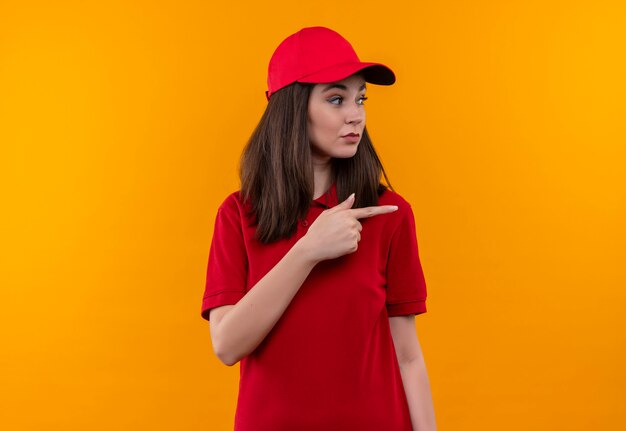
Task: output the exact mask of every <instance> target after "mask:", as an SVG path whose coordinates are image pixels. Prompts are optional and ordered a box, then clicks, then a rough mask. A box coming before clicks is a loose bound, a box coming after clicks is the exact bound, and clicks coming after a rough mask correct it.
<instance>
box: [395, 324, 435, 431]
mask: <svg viewBox="0 0 626 431" xmlns="http://www.w3.org/2000/svg"><path fill="white" fill-rule="evenodd" d="M389 324H390V326H391V336H392V338H393V343H394V347H395V350H396V356H397V357H398V364H399V365H400V374H401V375H402V383H403V385H404V392H405V394H406V398H407V402H408V404H409V412H410V415H411V424H412V426H413V429H414V430H415V431H436V429H437V424H436V421H435V410H434V406H433V399H432V394H431V390H430V381H429V379H428V372H427V371H426V364H425V362H424V355H423V354H422V347H421V345H420V342H419V340H418V338H417V333H416V332H415V316H414V315H413V314H410V315H407V316H394V317H390V318H389Z"/></svg>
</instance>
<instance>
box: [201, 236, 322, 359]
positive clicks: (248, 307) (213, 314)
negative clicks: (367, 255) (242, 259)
mask: <svg viewBox="0 0 626 431" xmlns="http://www.w3.org/2000/svg"><path fill="white" fill-rule="evenodd" d="M303 239H304V238H301V239H300V240H298V242H296V244H295V245H294V246H293V247H292V248H291V249H290V250H289V251H288V252H287V253H286V254H285V256H284V257H283V258H282V259H281V260H280V261H279V262H278V263H277V264H276V265H275V266H274V267H273V268H272V269H271V270H270V271H269V272H268V273H267V274H266V275H265V276H264V277H263V278H262V279H261V280H259V282H258V283H257V284H255V285H254V287H253V288H252V289H250V290H249V291H248V292H247V293H246V294H245V295H244V297H243V298H241V299H240V300H239V302H237V304H235V305H226V306H222V307H217V308H214V309H212V310H211V311H210V312H209V321H210V323H211V342H212V344H213V351H214V352H215V354H216V355H217V357H218V358H219V359H220V360H221V361H222V362H223V363H224V364H226V365H228V366H231V365H234V364H236V363H237V362H239V361H240V360H241V358H243V357H245V356H247V355H248V354H250V353H251V352H252V351H254V349H255V348H256V347H257V346H258V345H259V344H261V341H263V339H264V338H265V337H266V335H267V334H268V333H269V332H270V331H271V329H272V328H273V327H274V325H275V324H276V322H278V319H280V317H281V316H282V315H283V313H284V311H285V309H286V308H287V306H288V305H289V303H290V302H291V300H292V299H293V297H294V296H295V295H296V293H297V292H298V290H299V289H300V287H301V286H302V283H304V280H306V278H307V277H308V275H309V273H310V272H311V270H312V269H313V267H314V266H315V265H316V264H317V261H315V260H314V259H313V258H312V257H311V254H310V253H309V252H308V248H307V246H306V245H305V243H304V242H303Z"/></svg>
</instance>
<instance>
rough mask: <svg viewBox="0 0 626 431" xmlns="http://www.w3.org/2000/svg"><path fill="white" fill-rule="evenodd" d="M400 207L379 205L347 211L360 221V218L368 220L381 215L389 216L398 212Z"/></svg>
mask: <svg viewBox="0 0 626 431" xmlns="http://www.w3.org/2000/svg"><path fill="white" fill-rule="evenodd" d="M397 209H398V207H397V206H396V205H379V206H373V207H364V208H351V209H347V210H346V211H349V212H350V214H351V215H352V216H353V217H355V218H357V219H359V218H368V217H374V216H377V215H380V214H388V213H392V212H394V211H396V210H397Z"/></svg>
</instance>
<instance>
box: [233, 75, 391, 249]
mask: <svg viewBox="0 0 626 431" xmlns="http://www.w3.org/2000/svg"><path fill="white" fill-rule="evenodd" d="M313 85H314V84H307V83H299V82H295V83H293V84H291V85H288V86H286V87H284V88H282V89H280V90H279V91H277V92H276V93H274V94H272V96H271V97H270V99H269V101H268V104H267V107H266V109H265V112H264V113H263V116H262V117H261V120H260V121H259V124H258V125H257V126H256V128H255V130H254V132H253V133H252V135H251V137H250V139H249V140H248V143H247V144H246V146H245V148H244V149H243V152H242V154H241V159H240V164H239V177H240V180H241V190H240V196H241V198H242V200H243V201H244V202H247V203H248V205H249V206H248V208H250V213H249V214H248V216H250V217H251V218H252V219H253V224H254V225H256V226H257V228H256V239H257V240H258V241H260V242H261V243H265V244H267V243H271V242H274V241H278V240H280V239H283V238H289V237H291V236H292V235H293V234H295V232H296V229H297V225H298V222H299V220H302V219H304V218H305V217H306V215H307V213H308V211H309V208H310V205H311V201H312V200H313V192H314V181H313V162H312V156H311V148H310V141H309V137H308V132H307V110H308V102H309V95H310V94H311V89H312V88H313ZM331 168H332V176H333V180H334V181H336V185H337V198H338V200H339V202H341V201H343V200H345V199H346V198H347V197H348V196H349V195H350V194H351V193H353V192H354V193H355V201H354V204H353V205H352V208H358V207H366V206H371V205H378V197H379V196H380V195H381V194H382V193H383V191H384V190H386V189H387V188H390V189H391V190H393V187H391V184H390V183H389V180H388V178H387V174H386V173H385V170H384V168H383V166H382V163H381V161H380V159H379V157H378V155H377V154H376V151H375V149H374V146H373V145H372V142H371V140H370V137H369V134H368V132H367V128H364V130H363V136H362V137H361V141H360V143H359V146H358V149H357V152H356V154H355V155H354V156H353V157H350V158H345V159H341V158H333V159H332V166H331ZM381 173H382V174H383V175H384V177H385V181H386V183H387V185H388V186H385V185H383V184H381V183H380V179H381Z"/></svg>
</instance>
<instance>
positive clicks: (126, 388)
mask: <svg viewBox="0 0 626 431" xmlns="http://www.w3.org/2000/svg"><path fill="white" fill-rule="evenodd" d="M625 18H626V8H625V6H624V3H623V2H621V1H551V2H546V1H536V0H535V1H517V2H496V1H485V0H482V1H477V0H473V1H451V0H447V1H437V2H434V1H418V2H409V1H407V2H403V3H394V2H384V3H381V2H380V1H360V2H341V3H338V2H336V1H318V2H315V3H313V2H312V3H297V4H294V3H293V2H273V3H264V2H260V3H257V2H247V3H242V2H224V3H219V4H215V3H211V2H199V1H187V2H180V1H178V2H175V1H158V2H156V1H142V2H139V1H135V2H128V1H117V2H114V1H112V2H97V3H96V2H84V1H55V2H44V1H39V2H28V1H7V0H5V1H3V2H2V3H0V143H1V153H0V176H1V177H0V184H1V187H2V203H3V209H2V215H1V217H2V219H1V223H0V227H1V229H2V230H1V232H0V233H1V236H2V256H1V262H0V264H1V267H0V268H1V272H0V276H1V279H0V283H1V285H2V286H1V289H0V295H1V296H0V304H1V307H2V312H1V313H0V328H1V329H0V331H2V334H1V335H2V353H1V354H0V387H1V390H0V393H1V395H0V427H1V428H2V429H6V430H39V429H49V430H57V429H58V430H84V429H90V430H112V429H116V430H147V429H150V430H202V429H204V430H228V429H232V415H233V414H234V409H235V402H236V394H237V381H238V372H239V369H238V366H235V367H231V368H228V367H226V366H224V365H222V364H221V363H220V362H219V361H218V360H217V359H216V358H215V356H214V355H213V353H212V350H211V345H210V334H209V325H208V323H207V322H206V321H204V320H202V319H201V318H200V304H201V297H202V293H203V289H204V275H205V274H204V271H205V269H206V259H207V256H208V250H209V245H210V240H211V235H212V229H213V222H214V217H215V213H216V210H217V207H218V205H219V204H220V203H221V202H222V200H223V199H224V198H225V196H226V195H227V194H228V193H230V192H232V191H234V190H236V189H237V188H238V187H239V183H238V178H237V172H236V167H237V162H238V157H239V154H240V152H241V149H242V148H243V145H244V144H245V141H246V140H247V138H248V137H249V135H250V133H251V132H252V130H253V128H254V127H255V125H256V124H257V122H258V120H259V118H260V116H261V114H262V112H263V109H264V107H265V105H266V101H265V96H264V91H265V89H266V87H265V79H266V70H267V62H268V61H269V58H270V56H271V54H272V52H273V50H274V48H275V47H276V46H277V45H278V43H279V42H280V41H281V40H282V39H283V38H284V37H286V36H287V35H289V34H291V33H293V32H295V31H297V30H298V29H299V28H301V27H304V26H310V25H325V26H328V27H331V28H334V29H335V30H337V31H339V32H340V33H341V34H343V35H344V36H345V37H346V38H347V39H348V40H350V41H351V42H352V44H353V45H354V47H355V48H356V50H357V52H358V53H359V56H360V57H361V59H363V60H367V61H380V62H383V63H385V64H388V65H389V66H390V67H392V68H393V69H394V71H395V72H396V74H397V77H398V80H397V83H396V85H394V86H391V87H376V86H370V90H369V91H368V96H369V98H370V99H369V100H368V101H367V102H366V104H367V109H368V111H367V112H368V128H369V130H370V133H371V136H372V140H373V142H374V144H375V145H376V147H377V148H378V151H379V153H380V155H381V157H382V160H383V163H384V165H385V167H386V170H387V172H388V173H389V175H390V180H391V184H392V185H393V186H394V187H395V188H396V190H397V191H398V192H399V193H400V194H402V195H403V196H404V197H405V198H406V199H407V200H408V201H409V202H411V204H412V205H413V207H414V211H415V217H416V227H417V234H418V238H419V243H420V253H421V256H422V261H423V266H424V271H425V274H426V278H427V283H428V289H429V296H428V313H426V314H424V315H421V316H418V318H417V319H416V327H417V332H418V336H419V339H420V341H421V343H422V347H423V349H424V352H425V356H426V363H427V367H428V370H429V376H430V379H431V386H432V392H433V398H434V404H435V413H436V416H437V420H438V425H439V429H440V430H503V429H506V430H528V429H533V430H554V429H563V430H615V429H623V428H624V427H626V420H625V419H626V418H625V415H626V410H625V409H624V405H625V404H626V397H625V396H624V387H625V386H626V378H625V373H624V364H625V363H626V354H625V347H626V346H625V331H624V329H625V326H626V325H625V324H624V316H623V313H624V306H625V299H626V289H625V287H626V270H625V269H624V267H625V265H624V263H625V261H626V259H625V257H626V256H625V254H626V253H625V250H626V247H625V246H624V243H625V240H626V226H625V223H624V219H625V212H626V211H625V210H626V191H625V189H626V187H625V186H626V178H625V176H626V174H625V168H624V165H625V162H626V157H625V156H626V149H625V147H626V121H625V118H624V117H625V114H626V109H625V100H626V85H625V79H624V77H625V76H626V67H625V42H626V30H625V28H626V26H625V25H624V21H625Z"/></svg>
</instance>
